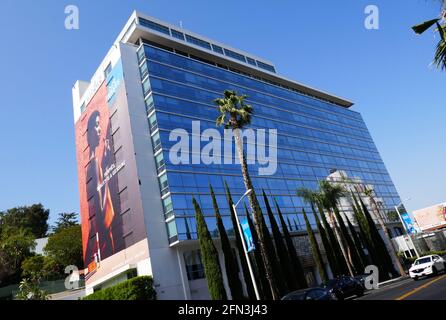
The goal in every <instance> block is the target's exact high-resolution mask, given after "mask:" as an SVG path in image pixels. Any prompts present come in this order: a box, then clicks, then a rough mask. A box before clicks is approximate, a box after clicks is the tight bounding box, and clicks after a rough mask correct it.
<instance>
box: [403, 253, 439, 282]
mask: <svg viewBox="0 0 446 320" xmlns="http://www.w3.org/2000/svg"><path fill="white" fill-rule="evenodd" d="M439 271H446V261H445V260H444V259H443V258H442V257H440V256H438V255H431V256H425V257H421V258H419V259H417V260H415V262H414V264H413V265H412V267H411V268H410V269H409V275H410V277H411V278H412V279H414V280H418V279H419V278H420V277H423V276H429V275H437V274H438V272H439Z"/></svg>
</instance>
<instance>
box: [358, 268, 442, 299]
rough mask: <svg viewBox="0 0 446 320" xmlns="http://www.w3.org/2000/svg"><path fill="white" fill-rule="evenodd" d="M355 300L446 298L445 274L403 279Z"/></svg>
mask: <svg viewBox="0 0 446 320" xmlns="http://www.w3.org/2000/svg"><path fill="white" fill-rule="evenodd" d="M357 300H446V274H440V275H438V276H436V277H428V278H423V279H421V280H418V281H414V280H412V279H410V278H409V279H405V280H403V281H401V282H398V283H395V284H390V285H387V286H385V287H383V288H381V289H378V290H373V291H369V292H367V293H366V294H365V295H364V296H363V297H361V298H359V299H357Z"/></svg>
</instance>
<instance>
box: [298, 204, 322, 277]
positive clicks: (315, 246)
mask: <svg viewBox="0 0 446 320" xmlns="http://www.w3.org/2000/svg"><path fill="white" fill-rule="evenodd" d="M302 213H303V214H304V219H305V225H306V226H307V234H308V239H309V241H310V246H311V251H312V252H313V258H314V262H315V263H316V267H317V270H318V271H319V275H320V276H321V279H322V282H327V281H328V275H327V271H326V270H325V265H324V260H323V259H322V254H321V250H320V249H319V245H318V244H317V241H316V237H315V236H314V232H313V228H312V227H311V224H310V221H309V220H308V216H307V213H306V212H305V209H302Z"/></svg>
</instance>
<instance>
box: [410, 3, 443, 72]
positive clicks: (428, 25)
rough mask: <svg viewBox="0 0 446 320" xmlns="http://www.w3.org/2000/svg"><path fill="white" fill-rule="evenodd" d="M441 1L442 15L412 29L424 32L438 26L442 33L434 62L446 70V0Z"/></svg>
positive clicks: (417, 32)
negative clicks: (445, 19)
mask: <svg viewBox="0 0 446 320" xmlns="http://www.w3.org/2000/svg"><path fill="white" fill-rule="evenodd" d="M440 3H441V16H440V17H439V18H435V19H432V20H429V21H425V22H423V23H421V24H419V25H416V26H414V27H412V29H413V31H414V32H415V33H416V34H422V33H424V32H426V31H427V30H428V29H430V28H431V27H432V26H434V25H435V26H436V27H437V32H438V33H439V35H440V41H439V42H438V44H437V50H436V52H435V56H434V61H433V64H434V65H435V66H436V67H437V68H438V69H441V70H446V24H445V23H444V17H446V1H445V0H440Z"/></svg>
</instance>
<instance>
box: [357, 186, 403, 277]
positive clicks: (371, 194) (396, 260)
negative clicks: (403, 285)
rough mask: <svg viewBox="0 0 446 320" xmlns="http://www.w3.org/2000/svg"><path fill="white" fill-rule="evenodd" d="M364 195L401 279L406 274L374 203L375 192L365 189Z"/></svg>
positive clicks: (377, 207) (371, 189)
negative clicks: (367, 199)
mask: <svg viewBox="0 0 446 320" xmlns="http://www.w3.org/2000/svg"><path fill="white" fill-rule="evenodd" d="M364 194H365V195H366V196H367V197H368V198H369V202H370V205H371V206H372V207H373V208H372V210H373V212H375V216H376V218H377V219H378V222H379V224H380V226H381V229H382V231H383V233H384V238H385V240H386V241H385V244H386V247H387V250H388V251H389V252H390V255H391V257H392V260H393V262H394V263H395V265H396V266H397V267H398V271H399V273H400V275H401V276H402V277H403V276H404V275H405V274H406V273H405V271H404V268H403V266H402V265H401V261H400V259H399V258H398V256H397V254H396V250H395V246H394V245H393V242H392V238H391V236H390V234H389V230H388V229H387V227H386V225H385V224H384V219H383V216H382V214H381V212H380V210H379V206H378V204H377V203H376V200H375V190H373V188H370V187H365V188H364Z"/></svg>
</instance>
